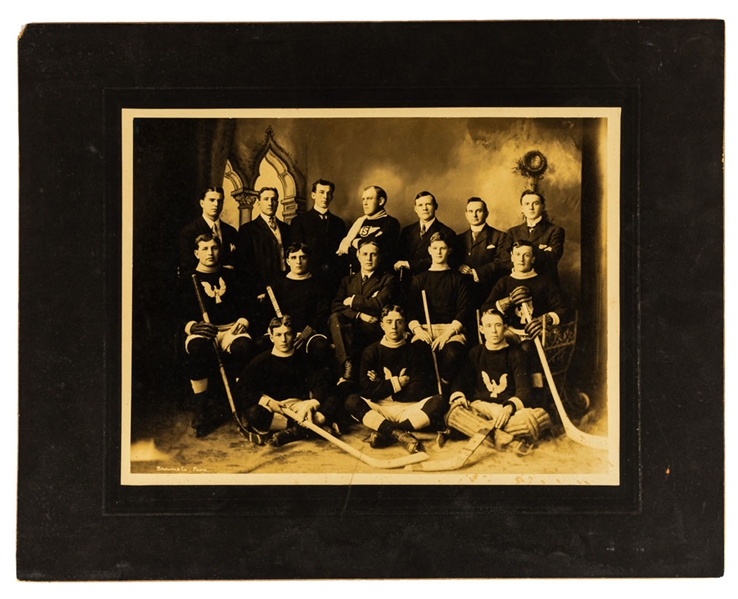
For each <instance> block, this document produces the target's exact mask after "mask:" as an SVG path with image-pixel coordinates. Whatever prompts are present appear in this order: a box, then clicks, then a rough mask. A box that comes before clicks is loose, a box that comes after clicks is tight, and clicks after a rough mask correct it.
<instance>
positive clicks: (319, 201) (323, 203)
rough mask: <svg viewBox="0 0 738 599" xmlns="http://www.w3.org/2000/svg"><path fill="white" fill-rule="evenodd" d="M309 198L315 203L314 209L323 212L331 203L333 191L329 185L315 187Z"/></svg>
mask: <svg viewBox="0 0 738 599" xmlns="http://www.w3.org/2000/svg"><path fill="white" fill-rule="evenodd" d="M311 196H312V198H313V201H314V202H315V207H316V208H320V209H321V210H322V211H323V212H325V211H326V210H328V206H330V205H331V202H332V201H333V190H332V189H331V186H330V185H316V186H315V191H314V192H313V193H312V194H311Z"/></svg>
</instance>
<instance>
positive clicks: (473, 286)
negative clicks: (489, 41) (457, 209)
mask: <svg viewBox="0 0 738 599" xmlns="http://www.w3.org/2000/svg"><path fill="white" fill-rule="evenodd" d="M464 216H466V220H467V222H468V223H469V229H467V230H466V231H464V232H463V233H461V234H459V235H457V236H456V240H455V242H454V246H455V258H456V260H457V261H459V262H461V264H460V265H459V272H460V273H461V274H462V275H465V276H466V277H467V278H468V281H469V283H470V285H469V289H470V291H471V294H472V296H471V303H472V304H473V306H474V308H475V309H478V308H479V307H480V306H481V305H482V302H483V301H484V300H485V299H486V298H487V296H488V295H489V292H490V291H492V288H493V287H494V286H495V283H497V281H499V280H500V279H501V278H502V277H503V276H505V275H509V274H510V271H511V270H512V262H511V261H510V246H511V244H512V242H511V241H510V239H509V238H508V236H507V235H506V234H505V233H503V232H502V231H498V230H497V229H495V228H494V227H490V226H489V225H488V224H487V217H488V216H489V210H488V209H487V204H486V203H485V202H484V200H482V199H481V198H477V197H473V198H469V199H468V200H467V201H466V211H465V212H464Z"/></svg>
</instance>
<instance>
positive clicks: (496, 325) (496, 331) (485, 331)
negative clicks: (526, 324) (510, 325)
mask: <svg viewBox="0 0 738 599" xmlns="http://www.w3.org/2000/svg"><path fill="white" fill-rule="evenodd" d="M482 335H484V339H485V340H486V341H487V343H490V344H492V345H497V344H499V343H502V340H503V339H504V338H505V324H504V323H503V322H502V317H501V316H500V315H499V314H485V315H484V316H482Z"/></svg>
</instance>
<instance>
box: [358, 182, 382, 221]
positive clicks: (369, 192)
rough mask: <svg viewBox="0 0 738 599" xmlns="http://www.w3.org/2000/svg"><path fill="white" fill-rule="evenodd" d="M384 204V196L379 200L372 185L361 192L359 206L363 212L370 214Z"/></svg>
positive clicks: (374, 212) (377, 210)
mask: <svg viewBox="0 0 738 599" xmlns="http://www.w3.org/2000/svg"><path fill="white" fill-rule="evenodd" d="M383 205H384V198H382V199H381V200H380V199H378V198H377V190H376V189H374V188H373V187H370V188H369V189H366V190H365V191H364V193H362V194H361V207H362V208H363V210H364V214H366V215H367V216H372V215H373V214H376V213H377V212H379V211H380V210H381V209H382V206H383Z"/></svg>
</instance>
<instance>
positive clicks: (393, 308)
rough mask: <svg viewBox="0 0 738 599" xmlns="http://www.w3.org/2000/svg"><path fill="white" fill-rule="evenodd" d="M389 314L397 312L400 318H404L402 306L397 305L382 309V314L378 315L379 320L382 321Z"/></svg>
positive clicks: (389, 305) (388, 305)
mask: <svg viewBox="0 0 738 599" xmlns="http://www.w3.org/2000/svg"><path fill="white" fill-rule="evenodd" d="M390 312H397V313H398V314H399V315H400V316H402V317H403V318H405V310H404V309H403V308H402V306H398V305H397V304H387V305H386V306H385V307H384V308H382V313H381V314H380V315H379V320H383V319H384V317H385V316H387V314H389V313H390Z"/></svg>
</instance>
